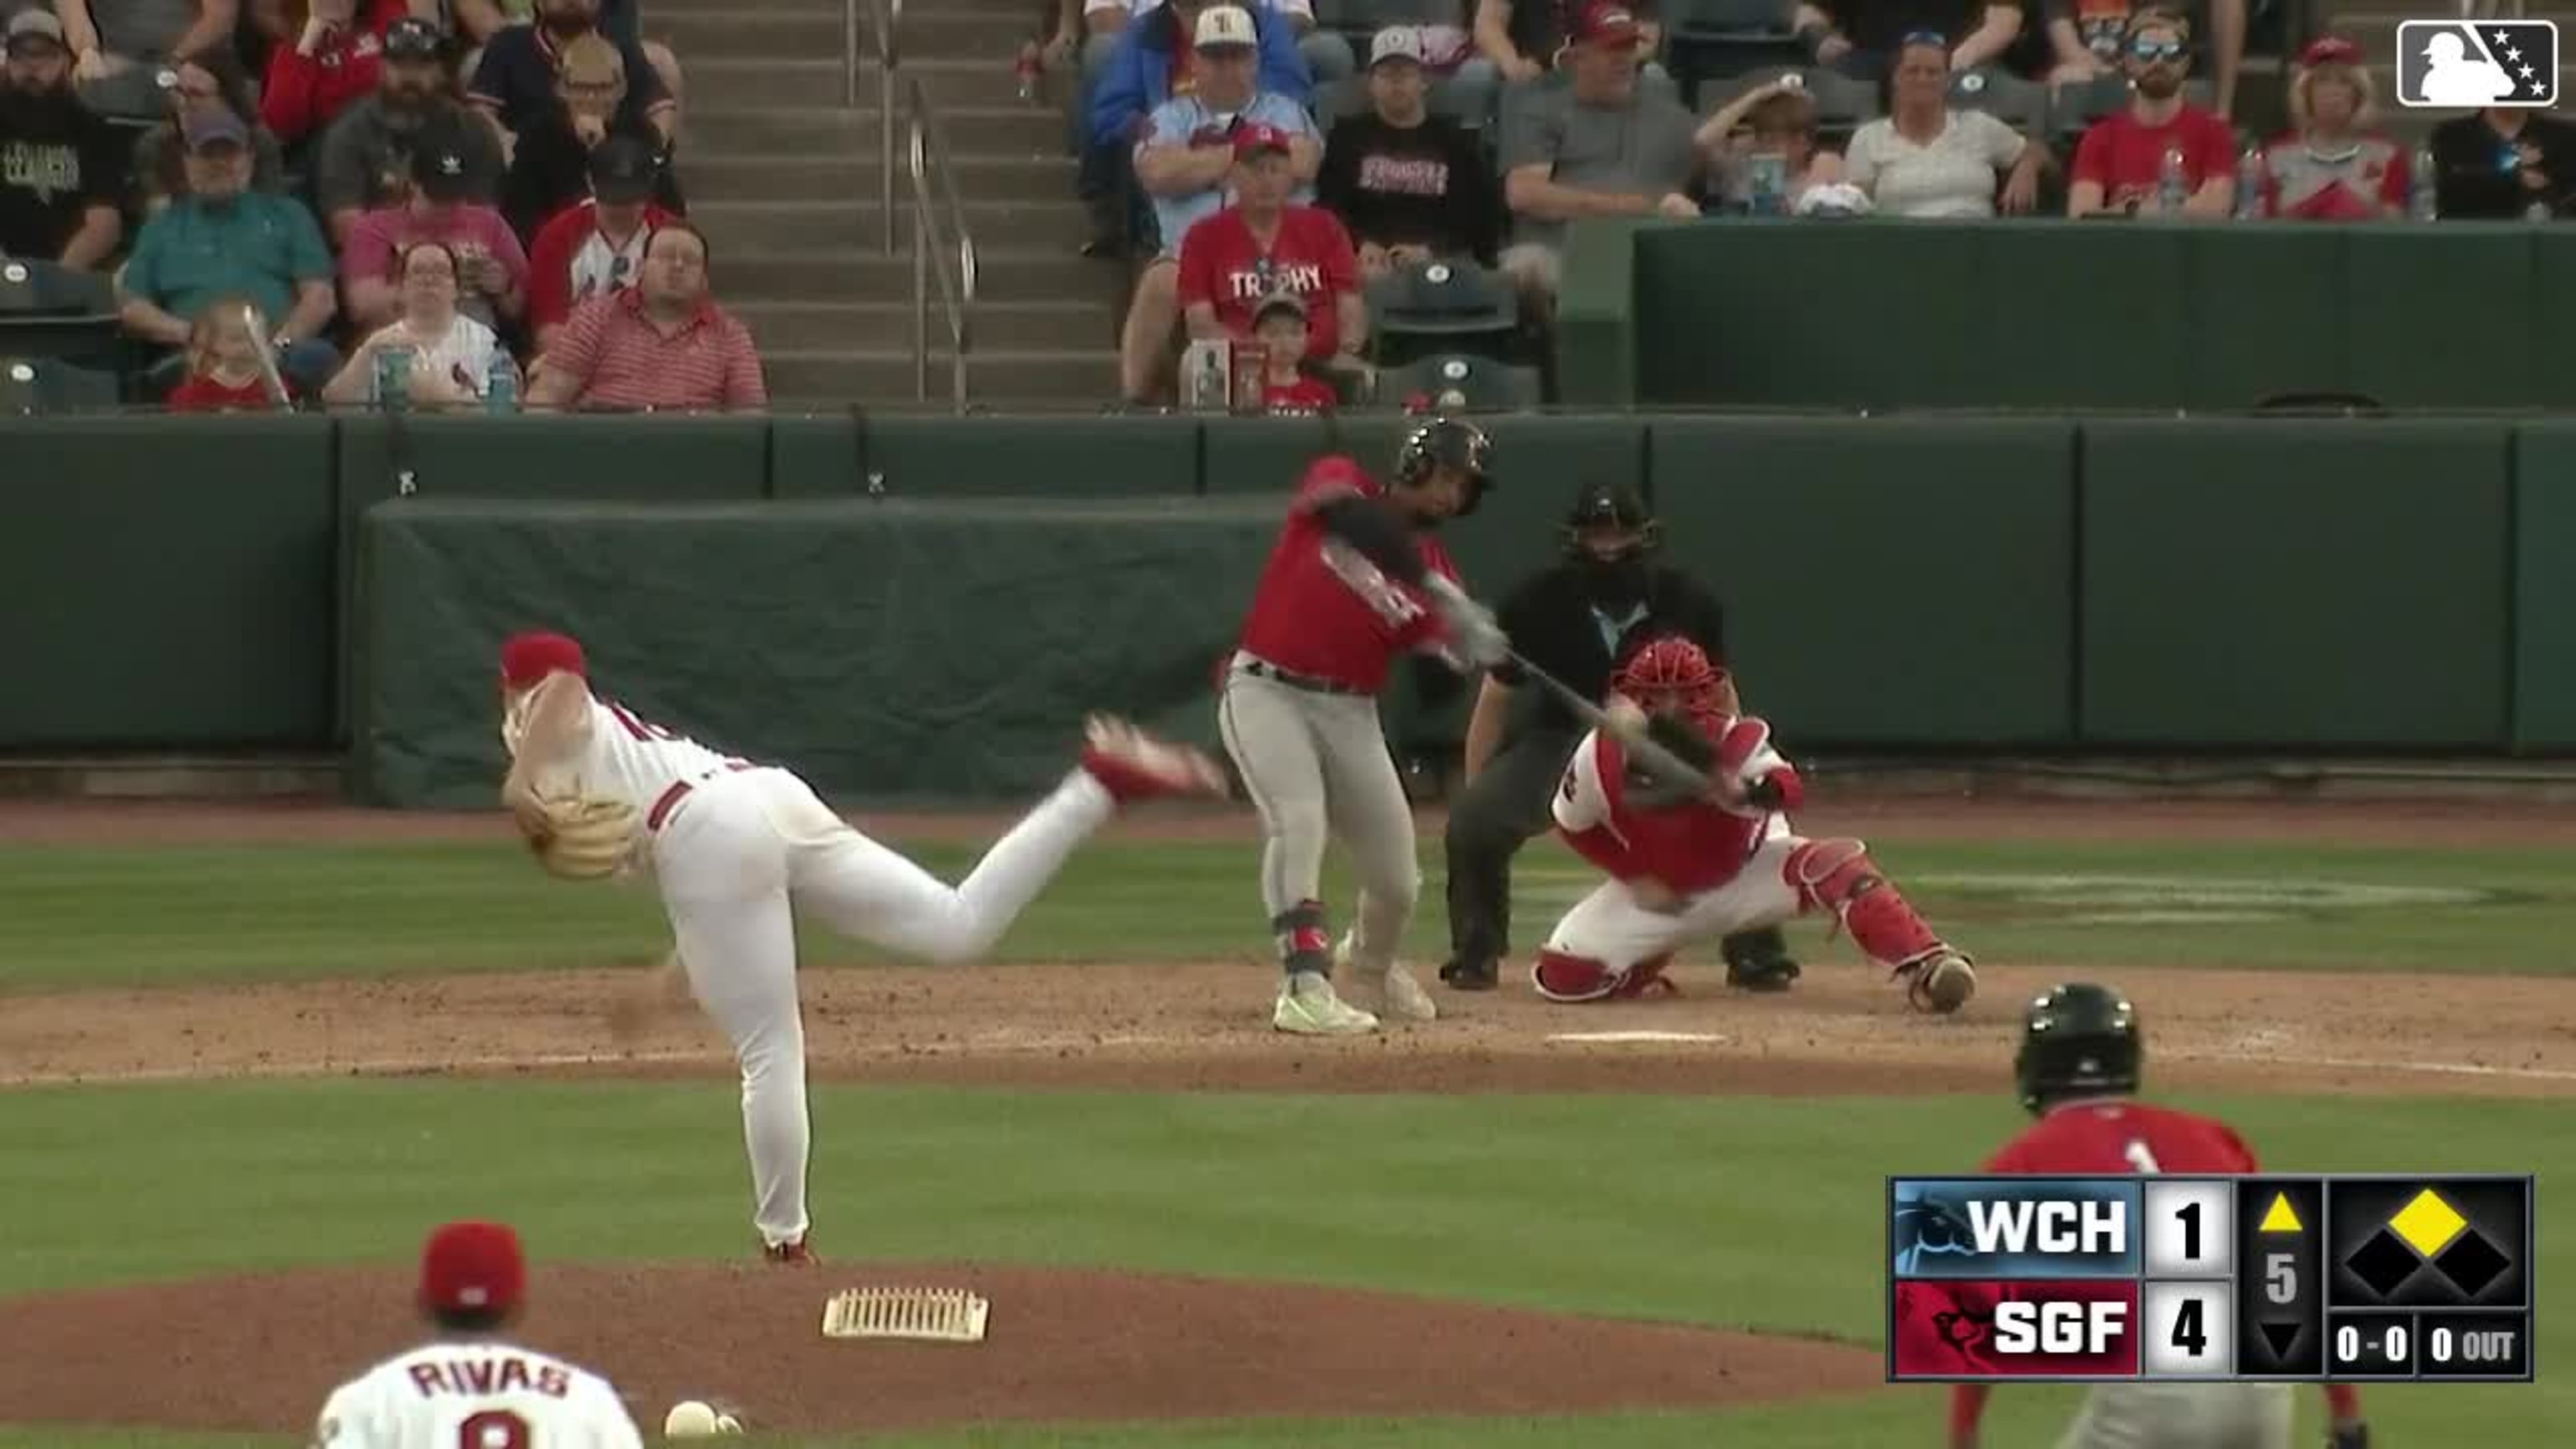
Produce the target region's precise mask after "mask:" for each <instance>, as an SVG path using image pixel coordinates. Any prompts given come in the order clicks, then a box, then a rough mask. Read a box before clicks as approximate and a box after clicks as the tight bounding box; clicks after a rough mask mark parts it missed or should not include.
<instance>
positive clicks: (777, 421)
mask: <svg viewBox="0 0 2576 1449" xmlns="http://www.w3.org/2000/svg"><path fill="white" fill-rule="evenodd" d="M861 426H862V424H861V422H860V420H859V419H858V418H855V417H853V416H851V415H850V414H848V413H840V414H836V415H816V416H811V417H792V418H791V417H774V418H771V419H770V420H769V491H768V496H769V497H772V498H847V497H850V496H851V495H853V494H863V493H865V492H867V491H868V487H867V482H866V479H867V459H866V457H865V455H864V454H863V452H862V451H861V444H860V441H859V433H860V429H861Z"/></svg>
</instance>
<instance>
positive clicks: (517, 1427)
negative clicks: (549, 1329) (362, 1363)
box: [313, 1339, 644, 1449]
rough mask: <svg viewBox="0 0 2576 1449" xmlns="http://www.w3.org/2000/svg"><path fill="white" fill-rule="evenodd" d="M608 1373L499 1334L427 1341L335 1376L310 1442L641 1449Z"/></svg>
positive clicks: (412, 1448)
mask: <svg viewBox="0 0 2576 1449" xmlns="http://www.w3.org/2000/svg"><path fill="white" fill-rule="evenodd" d="M643 1443H644V1439H643V1435H641V1434H640V1433H638V1432H637V1430H636V1428H635V1421H634V1419H633V1418H631V1417H629V1416H628V1414H627V1412H626V1405H625V1404H624V1403H623V1402H621V1401H620V1400H619V1399H618V1397H617V1391H616V1390H615V1389H613V1388H611V1387H609V1384H608V1381H607V1380H606V1379H603V1378H601V1377H600V1376H599V1375H597V1374H594V1373H591V1372H589V1371H588V1370H586V1369H582V1368H578V1367H576V1366H574V1365H572V1364H568V1363H565V1362H564V1361H563V1360H562V1359H559V1358H554V1357H551V1356H549V1355H547V1354H542V1353H538V1352H536V1351H534V1350H532V1349H525V1348H521V1347H519V1346H518V1345H516V1344H512V1343H508V1342H505V1341H502V1340H499V1339H485V1340H480V1341H472V1340H469V1341H446V1342H438V1343H426V1344H423V1345H421V1346H420V1347H418V1348H415V1349H410V1350H408V1351H406V1352H403V1353H399V1354H396V1355H394V1356H393V1357H392V1358H389V1359H386V1360H385V1361H384V1362H383V1363H380V1364H378V1365H376V1366H375V1367H374V1368H371V1369H369V1370H367V1371H366V1372H365V1373H364V1374H361V1375H359V1376H358V1377H357V1378H354V1379H351V1380H350V1381H349V1382H347V1383H345V1384H342V1385H341V1386H340V1387H339V1388H338V1389H336V1390H334V1391H333V1392H332V1394H331V1398H330V1402H328V1403H326V1404H324V1405H323V1407H322V1417H321V1419H320V1421H319V1422H318V1423H316V1424H315V1425H314V1428H313V1446H314V1449H643Z"/></svg>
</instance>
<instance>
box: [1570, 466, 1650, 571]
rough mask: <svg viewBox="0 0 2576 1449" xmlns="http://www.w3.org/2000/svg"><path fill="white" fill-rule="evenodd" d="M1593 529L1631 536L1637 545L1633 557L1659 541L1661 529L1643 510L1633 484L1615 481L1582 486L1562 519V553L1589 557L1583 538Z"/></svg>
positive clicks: (1632, 551)
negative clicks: (1563, 535)
mask: <svg viewBox="0 0 2576 1449" xmlns="http://www.w3.org/2000/svg"><path fill="white" fill-rule="evenodd" d="M1596 528H1617V529H1624V530H1627V531H1629V532H1633V533H1635V534H1637V535H1638V536H1639V542H1638V545H1637V547H1636V548H1635V549H1633V550H1631V551H1630V552H1631V553H1632V554H1641V553H1645V552H1647V551H1649V550H1651V549H1653V548H1654V547H1655V545H1656V544H1657V543H1659V542H1661V541H1662V535H1663V525H1662V524H1660V523H1658V522H1656V521H1655V511H1654V510H1653V509H1651V508H1648V507H1647V506H1646V500H1645V497H1644V495H1642V494H1640V493H1638V491H1637V490H1636V487H1635V486H1634V485H1632V484H1628V483H1623V482H1620V481H1619V480H1617V479H1600V480H1596V481H1594V482H1590V483H1586V484H1584V485H1583V489H1582V491H1581V492H1578V493H1576V494H1575V495H1574V507H1573V508H1572V509H1570V510H1568V511H1567V513H1566V515H1565V551H1566V552H1567V553H1569V554H1573V555H1578V556H1581V557H1586V558H1588V557H1590V556H1591V553H1590V550H1588V549H1586V548H1584V546H1583V535H1584V533H1585V532H1586V531H1587V530H1590V529H1596Z"/></svg>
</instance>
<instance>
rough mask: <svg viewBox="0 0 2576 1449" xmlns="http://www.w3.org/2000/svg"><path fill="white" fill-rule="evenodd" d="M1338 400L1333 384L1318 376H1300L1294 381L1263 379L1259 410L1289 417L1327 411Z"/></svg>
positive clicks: (1329, 410)
mask: <svg viewBox="0 0 2576 1449" xmlns="http://www.w3.org/2000/svg"><path fill="white" fill-rule="evenodd" d="M1340 402H1341V399H1340V398H1338V397H1336V396H1334V395H1333V385H1332V384H1331V383H1328V382H1326V381H1324V380H1323V379H1322V378H1320V377H1301V378H1299V379H1297V380H1296V381H1295V382H1266V381H1265V382H1264V383H1262V385H1261V410H1262V411H1263V412H1266V413H1274V414H1282V413H1284V414H1286V415H1288V416H1291V417H1296V416H1300V415H1304V414H1309V413H1328V412H1331V411H1332V410H1333V408H1334V407H1335V405H1337V404H1338V403H1340Z"/></svg>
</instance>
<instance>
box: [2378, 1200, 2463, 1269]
mask: <svg viewBox="0 0 2576 1449" xmlns="http://www.w3.org/2000/svg"><path fill="white" fill-rule="evenodd" d="M2468 1225H2469V1220H2468V1219H2467V1218H2464V1217H2462V1216H2460V1214H2459V1211H2458V1210H2457V1209H2456V1208H2453V1207H2452V1206H2451V1205H2450V1204H2449V1203H2446V1202H2444V1201H2442V1195H2441V1194H2440V1193H2438V1192H2435V1191H2434V1190H2433V1189H2431V1188H2429V1187H2428V1188H2426V1189H2424V1190H2423V1191H2422V1192H2419V1193H2417V1194H2415V1200H2414V1201H2413V1202H2410V1203H2408V1204H2407V1205H2406V1206H2405V1207H2403V1208H2401V1209H2399V1210H2398V1213H2397V1216H2395V1217H2393V1218H2390V1219H2389V1220H2388V1226H2389V1227H2391V1228H2394V1229H2395V1230H2396V1232H2397V1236H2399V1237H2401V1238H2404V1239H2405V1240H2406V1242H2407V1243H2408V1245H2409V1246H2411V1247H2413V1248H2414V1249H2415V1251H2416V1252H2419V1253H2421V1254H2423V1255H2424V1256H2425V1257H2427V1258H2429V1257H2431V1256H2433V1255H2434V1254H2435V1253H2438V1252H2440V1251H2442V1249H2443V1248H2444V1247H2445V1246H2446V1245H2447V1244H2449V1242H2450V1241H2451V1239H2453V1238H2455V1237H2458V1236H2459V1233H2460V1229H2462V1228H2465V1227H2467V1226H2468Z"/></svg>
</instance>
